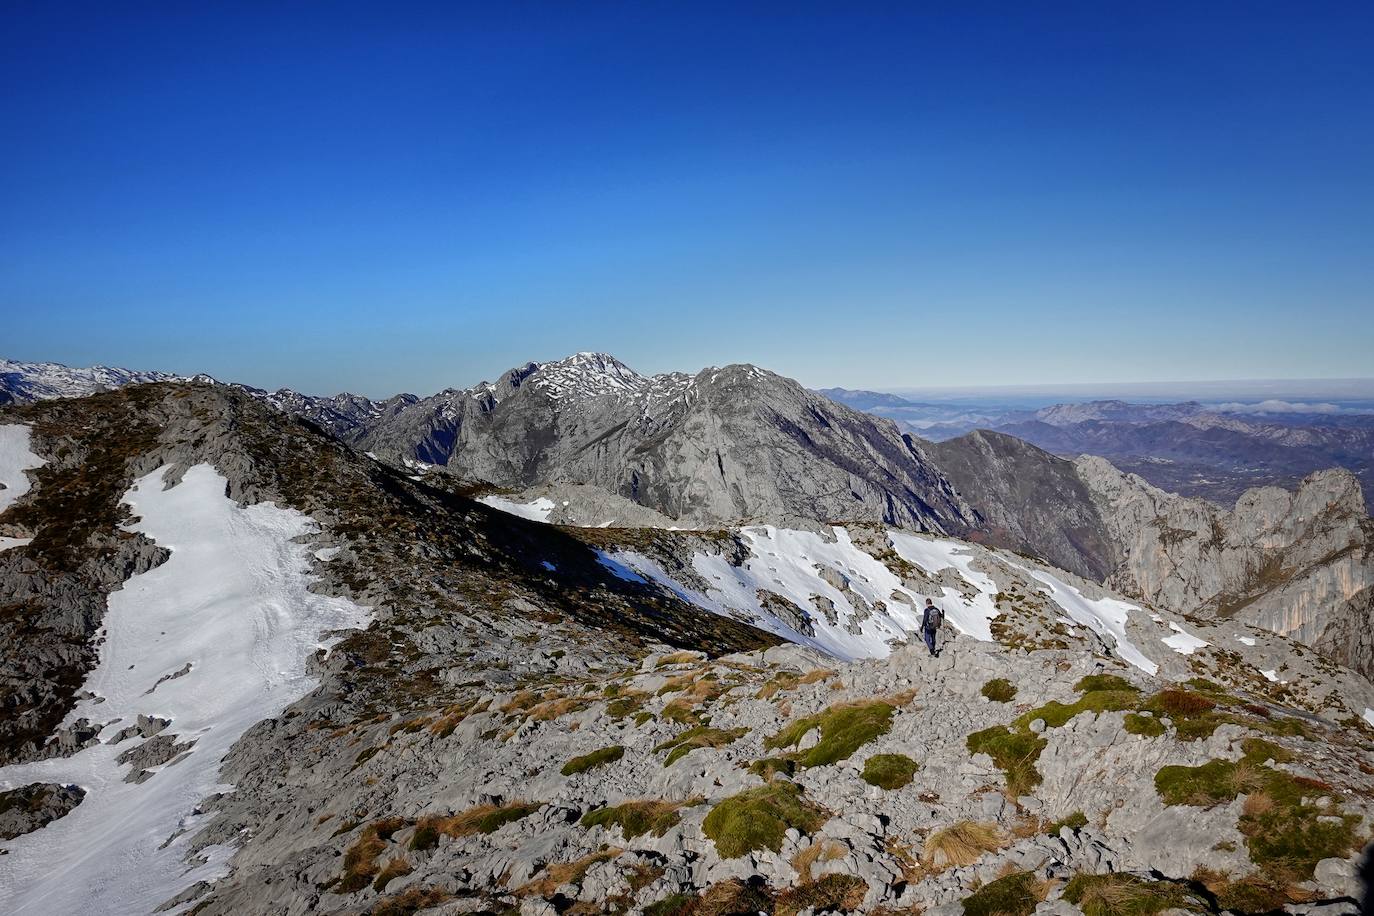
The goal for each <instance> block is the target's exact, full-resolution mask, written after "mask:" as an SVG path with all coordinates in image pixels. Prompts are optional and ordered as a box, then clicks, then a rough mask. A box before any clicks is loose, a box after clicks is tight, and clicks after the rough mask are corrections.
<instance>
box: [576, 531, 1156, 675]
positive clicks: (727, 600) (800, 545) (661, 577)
mask: <svg viewBox="0 0 1374 916" xmlns="http://www.w3.org/2000/svg"><path fill="white" fill-rule="evenodd" d="M831 531H832V534H833V540H829V541H828V540H826V539H825V538H824V537H823V536H821V535H820V534H817V533H814V532H810V531H792V530H788V529H780V528H774V527H771V526H761V527H753V528H744V529H741V531H740V534H741V537H742V538H743V539H744V541H745V543H746V544H747V545H748V546H749V554H750V555H749V559H748V560H746V561H745V563H744V565H743V566H738V567H736V566H731V565H730V563H729V562H728V561H727V560H726V558H725V557H724V556H722V555H720V554H708V553H697V554H696V555H695V556H693V558H692V568H693V569H694V570H695V572H696V573H697V575H698V576H700V577H701V578H702V579H703V580H705V581H706V582H707V583H709V587H708V588H707V589H706V590H705V592H701V591H698V590H696V589H694V588H691V587H688V586H687V585H684V584H683V583H681V582H679V581H677V580H676V579H674V578H673V577H672V576H671V575H670V574H669V573H668V572H667V571H665V570H664V569H663V568H662V566H660V565H659V564H658V563H657V562H655V561H654V560H653V559H651V558H649V557H646V556H644V555H643V554H640V553H638V552H636V551H632V550H620V551H615V552H612V553H606V554H599V556H600V557H601V560H602V562H603V563H604V564H606V565H607V566H608V567H610V568H611V569H613V570H615V571H616V573H617V575H621V576H622V577H624V578H630V577H631V576H633V577H634V578H635V579H636V580H641V579H648V580H649V581H652V582H654V583H657V584H658V585H659V586H661V587H663V588H666V589H669V590H670V591H672V592H673V593H675V594H676V595H677V596H678V597H680V598H682V599H683V600H685V601H688V602H691V603H692V604H695V605H697V606H698V607H701V608H704V609H705V610H708V611H711V612H712V613H715V614H720V615H723V616H728V617H735V618H738V619H742V620H746V621H748V622H750V623H752V624H754V625H755V626H757V627H759V628H761V629H764V630H767V631H768V632H770V633H774V634H776V635H778V636H781V637H783V638H784V639H787V640H789V641H791V642H795V643H800V644H801V645H806V646H811V647H813V648H816V649H819V650H820V651H822V652H825V653H827V654H830V655H833V656H836V657H838V658H842V659H856V658H883V657H885V656H887V655H888V653H889V652H890V651H891V643H892V642H894V641H904V640H906V639H908V638H910V637H912V636H913V635H915V634H917V631H918V629H919V627H920V623H921V608H922V607H924V605H925V599H926V598H927V597H929V598H934V599H935V600H936V602H937V603H938V604H939V605H940V607H941V608H942V609H943V610H944V612H945V620H946V624H947V625H952V626H953V627H954V628H955V629H956V630H958V631H959V632H960V633H962V634H964V635H966V636H971V637H973V638H974V639H978V640H982V641H983V642H990V641H992V629H991V622H992V620H993V618H995V617H996V616H997V615H998V611H997V606H996V600H995V598H996V595H997V592H998V587H997V585H996V584H995V583H994V582H993V580H992V578H991V577H990V576H989V575H987V574H986V573H984V572H981V571H979V570H978V569H976V568H974V565H973V562H974V559H975V557H977V556H979V553H978V552H977V551H976V550H975V548H973V547H971V546H970V545H968V544H965V543H963V542H961V541H955V540H950V539H947V538H932V537H925V536H919V535H915V534H911V533H909V532H904V531H895V530H890V531H888V532H887V536H888V538H889V540H890V541H891V543H892V545H893V548H894V549H895V550H896V552H897V554H898V556H900V557H901V558H902V559H903V560H906V561H907V562H909V563H913V564H915V565H916V566H919V567H920V568H921V569H923V570H925V571H926V572H927V573H930V574H931V575H938V574H940V572H941V571H942V570H948V569H953V570H954V571H955V572H956V573H958V575H959V577H960V578H962V579H963V580H964V582H966V583H967V585H968V589H967V592H969V593H971V594H967V595H966V593H965V590H961V589H956V588H952V587H950V586H948V585H942V586H941V587H940V591H939V592H938V593H935V592H932V593H931V594H928V595H927V594H925V593H920V592H916V591H913V590H911V589H908V588H907V587H906V586H905V585H903V584H902V580H901V579H899V578H898V577H897V576H896V575H895V574H894V573H893V572H892V571H891V570H890V569H888V568H887V566H885V565H884V564H883V563H882V562H880V561H879V560H877V559H875V558H874V557H873V556H871V555H870V554H868V553H867V552H866V551H864V550H862V549H861V548H859V547H857V546H856V545H855V544H854V543H853V541H852V539H851V538H850V534H849V532H848V530H846V529H845V528H842V527H838V526H837V527H834V528H832V529H831ZM989 556H990V555H989ZM998 562H1002V563H1004V564H1006V565H1008V566H1011V565H1012V564H1011V563H1010V562H1008V561H1007V560H1006V559H1005V558H999V559H998ZM1016 568H1018V569H1019V570H1020V571H1021V572H1023V573H1025V574H1026V575H1029V576H1031V577H1032V578H1034V579H1035V580H1037V581H1039V582H1040V583H1042V584H1043V585H1045V586H1046V589H1047V591H1048V594H1049V597H1050V599H1051V600H1052V601H1053V602H1054V603H1055V604H1057V605H1058V606H1059V607H1060V609H1061V610H1063V612H1064V614H1065V615H1066V616H1067V617H1068V618H1070V619H1071V620H1072V621H1074V622H1075V623H1078V624H1082V625H1084V626H1087V627H1088V628H1090V629H1091V630H1092V631H1093V632H1095V633H1098V634H1099V635H1101V636H1104V637H1110V638H1111V641H1112V642H1113V643H1114V644H1115V649H1116V651H1117V652H1118V653H1119V654H1120V655H1121V657H1122V658H1123V659H1125V660H1126V661H1128V662H1130V663H1131V664H1133V665H1135V666H1136V667H1138V668H1140V669H1141V670H1142V671H1145V672H1146V673H1148V674H1151V675H1153V674H1155V673H1156V672H1157V671H1158V670H1159V666H1158V665H1157V664H1155V662H1153V661H1152V660H1150V658H1149V657H1148V656H1146V655H1145V654H1144V653H1143V652H1141V651H1140V650H1139V649H1138V648H1136V646H1135V645H1134V644H1132V642H1131V641H1130V639H1129V638H1128V637H1127V635H1126V622H1127V619H1128V617H1129V615H1130V613H1131V612H1132V611H1134V612H1136V613H1139V614H1144V613H1145V612H1144V611H1143V610H1142V609H1141V608H1139V607H1137V606H1136V605H1133V604H1128V603H1127V602H1124V601H1119V600H1116V599H1113V598H1096V599H1090V598H1087V597H1085V596H1084V595H1083V594H1082V593H1081V592H1080V591H1079V590H1078V589H1076V588H1074V587H1073V586H1071V585H1069V584H1067V583H1066V582H1064V581H1063V580H1061V579H1059V578H1058V577H1056V576H1054V575H1051V574H1050V573H1047V572H1041V571H1038V570H1032V569H1028V568H1024V567H1019V566H1018V567H1016ZM836 582H839V587H837V586H836V585H835V583H836ZM760 592H772V593H774V594H775V595H778V596H781V597H783V598H785V599H787V600H788V601H789V602H791V603H792V604H794V605H796V606H797V607H798V608H800V609H803V610H805V611H806V613H807V616H808V617H809V618H810V620H811V630H812V632H810V633H806V632H802V631H801V629H799V628H798V627H797V626H796V625H794V623H793V622H790V621H788V620H786V619H783V618H782V617H780V616H779V615H778V614H777V613H776V612H775V611H774V610H771V609H770V608H769V607H768V606H767V604H769V603H771V602H768V601H766V600H762V599H761V598H760ZM817 598H819V599H821V601H820V602H819V603H820V604H821V605H823V604H824V603H825V602H827V601H828V602H830V603H832V604H833V606H834V612H833V613H834V617H835V621H834V622H833V623H832V622H831V621H830V620H828V619H827V617H826V615H825V613H824V612H823V611H822V610H821V609H820V607H818V602H817V601H816V599H817Z"/></svg>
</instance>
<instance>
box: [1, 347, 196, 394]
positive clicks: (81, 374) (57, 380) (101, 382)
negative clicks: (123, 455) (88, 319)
mask: <svg viewBox="0 0 1374 916" xmlns="http://www.w3.org/2000/svg"><path fill="white" fill-rule="evenodd" d="M178 381H185V377H184V376H179V375H173V374H171V373H168V372H141V371H138V370H135V369H117V368H113V367H111V366H90V367H89V368H84V369H83V368H73V367H71V366H64V365H62V364H61V363H26V362H19V361H18V360H12V359H3V358H0V403H3V402H4V401H6V400H12V401H17V402H19V403H27V402H29V401H46V400H49V399H51V398H79V397H85V396H86V395H90V394H95V393H96V392H97V391H109V390H110V389H113V388H121V387H123V386H124V385H135V384H140V383H143V382H178Z"/></svg>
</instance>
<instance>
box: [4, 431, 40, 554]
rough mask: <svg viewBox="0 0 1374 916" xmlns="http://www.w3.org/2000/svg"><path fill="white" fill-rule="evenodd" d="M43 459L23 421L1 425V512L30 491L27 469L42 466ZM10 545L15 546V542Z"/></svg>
mask: <svg viewBox="0 0 1374 916" xmlns="http://www.w3.org/2000/svg"><path fill="white" fill-rule="evenodd" d="M42 466H43V459H42V458H39V457H38V456H37V455H35V454H34V453H33V450H32V449H31V448H30V447H29V428H28V427H27V426H25V425H23V424H21V423H6V424H5V425H3V426H0V512H4V511H5V510H6V509H8V508H9V507H10V506H11V505H12V504H13V503H14V501H15V500H17V499H18V498H19V497H21V496H23V495H24V494H25V493H27V492H29V487H30V486H31V484H30V483H29V476H28V475H27V474H25V473H24V472H25V471H31V470H33V469H34V468H41V467H42ZM9 546H11V547H14V546H16V545H15V544H10V545H9Z"/></svg>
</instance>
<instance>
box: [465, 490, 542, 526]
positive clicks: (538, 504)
mask: <svg viewBox="0 0 1374 916" xmlns="http://www.w3.org/2000/svg"><path fill="white" fill-rule="evenodd" d="M477 501H478V502H479V503H481V504H482V505H484V506H490V507H491V508H493V509H498V510H500V511H501V512H506V513H509V514H510V515H518V516H520V517H521V518H527V519H529V520H530V521H532V522H547V521H548V520H549V514H550V513H552V512H553V500H551V499H549V498H548V497H546V496H541V497H539V498H538V499H536V500H534V501H533V502H527V503H518V502H515V501H514V500H511V499H505V498H503V497H500V496H483V497H480V498H479V499H478V500H477Z"/></svg>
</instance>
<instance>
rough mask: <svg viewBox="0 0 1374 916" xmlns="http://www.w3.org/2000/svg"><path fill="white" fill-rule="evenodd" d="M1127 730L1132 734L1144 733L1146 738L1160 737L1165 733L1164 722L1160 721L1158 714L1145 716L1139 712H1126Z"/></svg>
mask: <svg viewBox="0 0 1374 916" xmlns="http://www.w3.org/2000/svg"><path fill="white" fill-rule="evenodd" d="M1125 728H1126V731H1128V732H1130V733H1131V734H1132V735H1142V736H1144V737H1146V738H1158V737H1160V736H1162V735H1163V734H1164V731H1165V729H1164V723H1163V722H1161V721H1159V719H1158V717H1156V716H1145V715H1141V714H1140V713H1138V712H1128V713H1126V722H1125Z"/></svg>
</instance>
